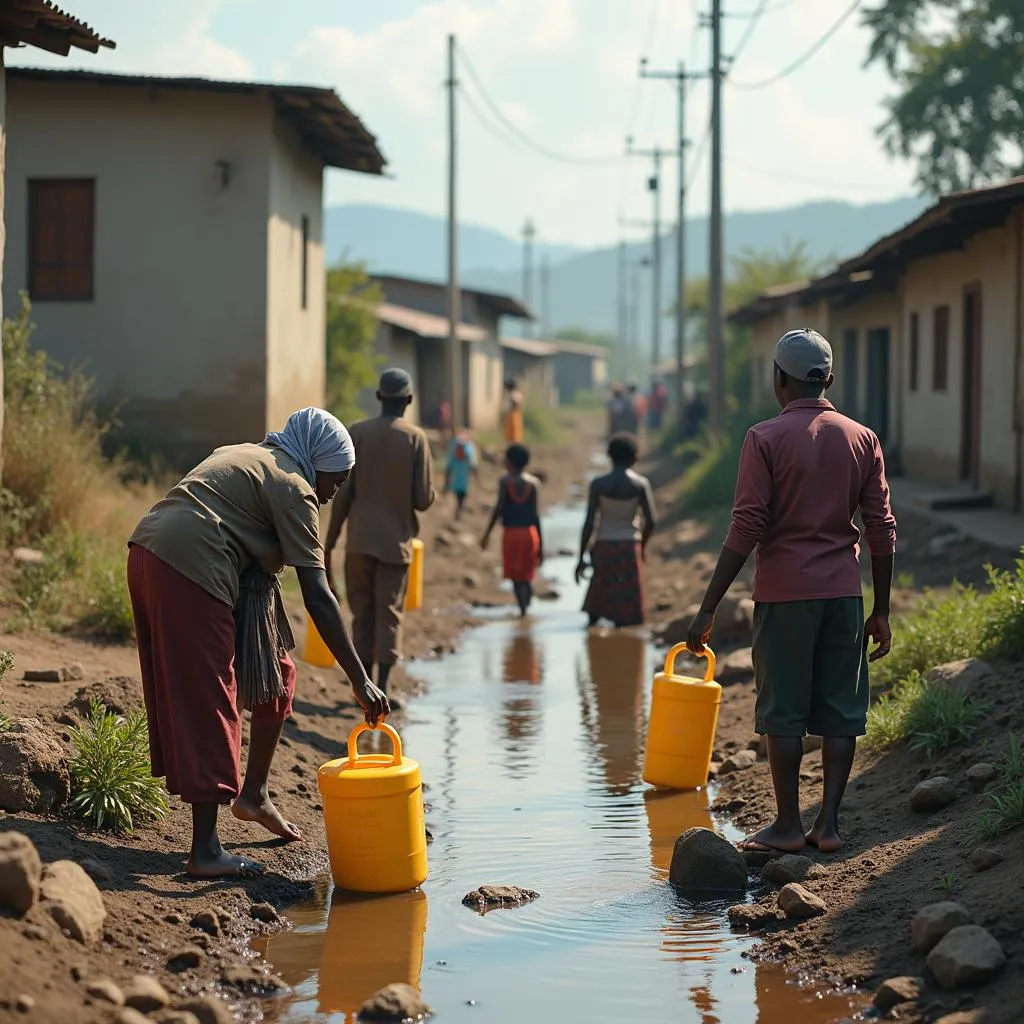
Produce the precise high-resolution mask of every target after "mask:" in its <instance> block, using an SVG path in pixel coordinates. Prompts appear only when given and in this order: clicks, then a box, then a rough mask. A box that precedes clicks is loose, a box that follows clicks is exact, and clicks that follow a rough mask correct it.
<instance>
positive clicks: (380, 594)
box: [345, 554, 409, 671]
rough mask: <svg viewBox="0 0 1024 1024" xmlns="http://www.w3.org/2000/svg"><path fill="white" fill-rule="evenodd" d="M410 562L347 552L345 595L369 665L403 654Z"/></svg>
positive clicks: (388, 661)
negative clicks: (384, 559)
mask: <svg viewBox="0 0 1024 1024" xmlns="http://www.w3.org/2000/svg"><path fill="white" fill-rule="evenodd" d="M408 576H409V567H408V566H407V565H392V564H391V563H389V562H381V561H380V560H379V559H377V558H374V557H373V556H372V555H357V554H346V555H345V598H346V600H347V601H348V606H349V608H351V609H352V642H353V644H355V648H356V654H358V655H359V659H360V661H362V663H363V664H364V665H365V666H366V669H367V671H369V668H370V666H371V665H394V664H395V663H396V662H398V661H399V660H400V659H401V657H402V614H403V612H404V610H405V587H406V581H407V580H408Z"/></svg>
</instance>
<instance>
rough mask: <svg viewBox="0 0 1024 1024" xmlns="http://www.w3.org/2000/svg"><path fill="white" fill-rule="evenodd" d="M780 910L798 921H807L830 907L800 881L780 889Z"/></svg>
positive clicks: (819, 915)
mask: <svg viewBox="0 0 1024 1024" xmlns="http://www.w3.org/2000/svg"><path fill="white" fill-rule="evenodd" d="M779 910H781V911H782V912H783V913H784V914H785V915H786V917H788V918H791V919H793V920H796V921H806V920H807V919H809V918H812V917H821V915H822V914H824V913H826V912H827V910H828V907H826V906H825V901H824V900H823V899H822V898H821V897H820V896H817V895H815V894H814V893H813V892H811V891H810V890H809V889H805V888H804V887H803V886H802V885H800V884H799V883H798V882H790V883H789V885H785V886H783V887H782V889H781V890H780V891H779Z"/></svg>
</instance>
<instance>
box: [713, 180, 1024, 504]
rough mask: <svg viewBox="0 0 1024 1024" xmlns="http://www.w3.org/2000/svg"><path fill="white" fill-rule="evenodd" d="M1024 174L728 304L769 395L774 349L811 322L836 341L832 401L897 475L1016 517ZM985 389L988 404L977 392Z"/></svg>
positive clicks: (1023, 395) (1021, 421)
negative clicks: (781, 285) (875, 441)
mask: <svg viewBox="0 0 1024 1024" xmlns="http://www.w3.org/2000/svg"><path fill="white" fill-rule="evenodd" d="M1022 253H1024V177H1022V178H1014V179H1011V180H1010V181H1007V182H1004V183H1002V184H999V185H993V186H990V187H987V188H981V189H974V190H970V191H964V192H957V193H953V194H951V195H947V196H944V197H942V198H941V199H940V200H939V201H938V202H937V203H935V205H934V206H932V207H931V208H929V209H928V210H926V211H925V212H924V213H923V214H921V215H920V216H919V217H917V218H916V219H915V220H913V221H911V222H910V223H909V224H907V225H905V226H904V227H903V228H901V229H900V230H898V231H895V232H893V233H892V234H890V235H887V236H886V237H885V238H882V239H879V240H878V241H877V242H875V243H874V244H873V245H871V246H869V247H868V248H867V249H866V250H865V251H864V252H862V253H860V254H859V255H857V256H854V257H853V258H851V259H849V260H846V261H844V262H843V263H842V264H840V265H839V266H838V267H837V268H836V269H835V270H834V271H833V272H831V273H829V274H826V275H823V276H822V277H820V278H816V279H815V280H813V281H809V282H801V283H799V284H796V285H793V286H791V287H790V288H788V289H776V290H774V294H772V293H768V292H766V293H765V294H764V295H762V296H760V297H758V298H757V299H756V300H754V301H753V302H751V303H748V304H747V305H745V306H744V307H742V308H741V309H737V310H735V311H733V313H732V314H731V319H732V322H733V323H735V324H738V325H744V326H747V327H748V328H749V329H750V331H751V347H752V351H753V358H754V360H755V375H756V376H757V378H758V380H759V381H760V387H761V390H762V393H766V394H770V388H771V351H772V346H774V344H775V341H776V340H777V338H778V337H779V335H780V334H782V333H783V332H784V330H786V329H792V328H794V327H803V326H810V327H814V328H816V329H817V330H820V331H821V332H822V333H823V334H825V336H826V337H827V338H828V339H829V340H830V342H831V343H832V347H833V354H834V365H835V374H836V385H835V388H834V395H833V399H834V401H835V402H836V404H837V405H838V406H839V407H840V408H842V409H843V410H844V411H846V412H847V413H848V414H850V415H852V416H854V417H856V418H858V419H860V420H862V421H863V422H865V423H867V424H868V425H869V426H870V427H872V429H874V430H875V431H876V433H878V435H879V437H880V439H881V440H882V441H883V444H884V445H885V447H886V450H887V454H888V456H889V458H890V461H891V463H892V466H891V468H892V470H893V471H896V470H902V471H903V472H904V473H906V475H907V476H909V477H912V478H915V479H917V480H919V481H921V482H924V483H928V484H931V485H933V486H935V487H939V488H945V489H947V491H948V492H949V493H950V494H951V495H952V496H953V497H955V495H956V494H957V493H960V494H962V495H964V496H965V497H966V498H968V499H969V500H971V501H977V500H979V499H985V498H990V499H991V500H992V501H994V503H995V504H997V505H998V506H1000V507H1001V508H1005V509H1012V510H1015V511H1021V510H1022V505H1024V500H1022V489H1024V299H1022V298H1021V296H1022V294H1024V256H1022ZM983 395H984V401H982V396H983Z"/></svg>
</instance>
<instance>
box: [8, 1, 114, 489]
mask: <svg viewBox="0 0 1024 1024" xmlns="http://www.w3.org/2000/svg"><path fill="white" fill-rule="evenodd" d="M7 46H14V47H20V46H32V47H35V48H38V49H41V50H46V51H47V52H48V53H56V54H58V55H60V56H62V57H67V56H68V55H69V54H70V53H71V50H72V49H76V50H88V51H89V52H90V53H98V52H99V49H100V47H101V46H102V47H107V48H109V49H113V48H114V46H115V43H114V42H113V40H111V39H104V38H103V37H102V36H100V35H98V34H97V33H96V32H95V31H93V29H92V28H90V27H89V26H88V25H86V24H85V23H84V22H81V21H79V20H78V19H77V18H75V17H73V16H72V15H70V14H68V13H66V12H64V11H61V10H59V9H58V8H56V7H55V6H54V5H53V4H52V3H50V0H20V2H19V3H18V4H10V3H7V4H2V5H0V285H2V284H3V281H4V248H5V240H4V230H5V229H4V193H5V185H6V177H5V176H6V171H5V159H6V155H7V154H10V153H11V149H10V144H9V142H8V139H7V74H6V70H5V67H4V64H5V57H4V47H7ZM15 194H17V193H15ZM0 303H2V298H0ZM2 313H3V308H2V305H0V316H2ZM3 384H4V363H3V357H2V356H0V435H2V434H3V425H4V398H3V395H4V388H3ZM2 470H3V461H2V453H0V473H2Z"/></svg>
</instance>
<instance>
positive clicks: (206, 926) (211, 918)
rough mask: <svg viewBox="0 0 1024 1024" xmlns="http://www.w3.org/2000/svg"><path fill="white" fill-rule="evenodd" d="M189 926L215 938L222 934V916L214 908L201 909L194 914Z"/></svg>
mask: <svg viewBox="0 0 1024 1024" xmlns="http://www.w3.org/2000/svg"><path fill="white" fill-rule="evenodd" d="M189 926H190V927H191V928H195V929H196V930H197V931H200V932H206V934H207V935H212V936H213V937H214V938H216V937H217V936H218V935H220V918H219V917H218V915H217V914H216V913H214V912H213V911H212V910H200V911H199V913H198V914H195V915H194V916H193V918H192V920H191V921H190V922H189Z"/></svg>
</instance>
